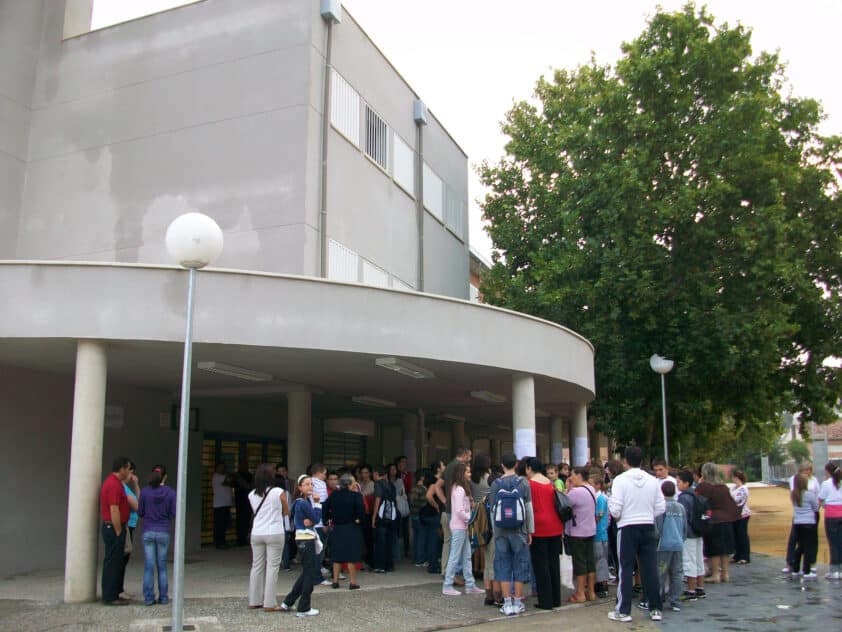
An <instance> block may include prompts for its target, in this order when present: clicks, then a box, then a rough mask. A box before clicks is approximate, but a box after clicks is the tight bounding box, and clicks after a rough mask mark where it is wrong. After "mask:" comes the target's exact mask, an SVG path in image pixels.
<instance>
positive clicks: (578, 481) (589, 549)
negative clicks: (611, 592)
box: [564, 467, 596, 603]
mask: <svg viewBox="0 0 842 632" xmlns="http://www.w3.org/2000/svg"><path fill="white" fill-rule="evenodd" d="M589 476H590V470H589V469H588V468H586V467H574V468H573V471H572V472H571V473H570V477H569V478H568V479H567V482H566V484H567V497H568V498H569V499H570V504H571V505H573V520H571V521H570V522H569V523H568V524H567V526H566V527H565V530H564V539H565V548H566V549H567V550H568V551H567V552H568V553H569V554H570V555H571V556H572V557H573V576H574V578H575V580H576V592H575V593H573V595H571V596H570V598H569V599H568V600H567V602H568V603H581V602H584V601H595V600H596V591H595V587H596V560H595V559H594V547H593V541H594V535H596V492H595V490H594V489H593V487H591V486H590V485H589V484H588V477H589Z"/></svg>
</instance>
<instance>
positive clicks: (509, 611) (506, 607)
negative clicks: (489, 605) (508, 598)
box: [500, 603, 515, 617]
mask: <svg viewBox="0 0 842 632" xmlns="http://www.w3.org/2000/svg"><path fill="white" fill-rule="evenodd" d="M500 612H501V614H504V615H506V616H507V617H511V616H512V615H514V614H515V610H514V607H513V606H512V604H510V603H504V604H503V605H502V606H501V607H500Z"/></svg>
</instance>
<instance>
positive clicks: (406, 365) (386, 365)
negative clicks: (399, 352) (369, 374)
mask: <svg viewBox="0 0 842 632" xmlns="http://www.w3.org/2000/svg"><path fill="white" fill-rule="evenodd" d="M374 364H376V365H377V366H379V367H381V368H383V369H389V370H390V371H394V372H395V373H400V374H401V375H405V376H407V377H411V378H415V379H416V380H425V379H427V380H428V379H431V378H434V377H436V374H435V373H433V372H432V371H430V370H429V369H425V368H424V367H420V366H418V365H417V364H412V363H411V362H407V361H406V360H401V359H400V358H395V357H394V356H388V357H386V358H377V359H376V360H375V361H374Z"/></svg>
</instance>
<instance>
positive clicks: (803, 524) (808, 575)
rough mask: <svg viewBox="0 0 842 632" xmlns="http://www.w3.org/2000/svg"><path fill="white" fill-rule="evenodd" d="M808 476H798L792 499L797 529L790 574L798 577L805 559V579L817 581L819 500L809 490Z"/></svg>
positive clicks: (791, 494) (794, 522) (793, 519)
mask: <svg viewBox="0 0 842 632" xmlns="http://www.w3.org/2000/svg"><path fill="white" fill-rule="evenodd" d="M808 486H809V482H808V479H807V477H806V476H804V475H803V474H798V475H797V476H796V477H795V484H794V486H793V489H792V492H791V493H790V498H791V499H792V508H793V516H792V525H793V528H794V529H795V551H794V553H793V558H792V566H791V567H790V572H791V573H792V574H793V575H798V574H799V572H798V567H799V565H800V563H801V562H802V559H803V564H804V565H803V573H804V579H816V571H815V570H813V568H812V567H813V565H814V564H815V563H816V555H817V553H818V548H819V532H818V525H817V524H816V515H817V514H818V512H819V499H818V498H817V496H816V494H815V493H813V491H812V490H810V489H808Z"/></svg>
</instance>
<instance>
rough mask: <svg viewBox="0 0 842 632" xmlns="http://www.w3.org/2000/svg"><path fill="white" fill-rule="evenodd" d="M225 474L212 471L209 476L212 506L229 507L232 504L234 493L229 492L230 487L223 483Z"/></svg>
mask: <svg viewBox="0 0 842 632" xmlns="http://www.w3.org/2000/svg"><path fill="white" fill-rule="evenodd" d="M224 483H225V474H219V473H217V472H214V475H213V477H212V478H211V487H213V506H214V508H216V507H230V506H231V505H233V504H234V495H233V494H232V493H231V487H230V486H228V485H225V484H224Z"/></svg>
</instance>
